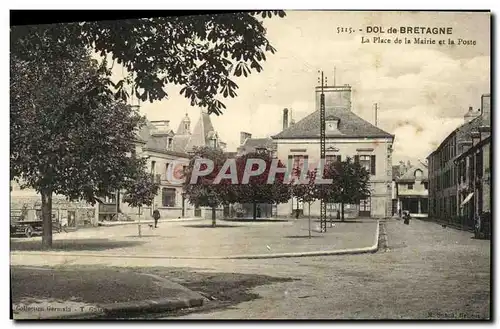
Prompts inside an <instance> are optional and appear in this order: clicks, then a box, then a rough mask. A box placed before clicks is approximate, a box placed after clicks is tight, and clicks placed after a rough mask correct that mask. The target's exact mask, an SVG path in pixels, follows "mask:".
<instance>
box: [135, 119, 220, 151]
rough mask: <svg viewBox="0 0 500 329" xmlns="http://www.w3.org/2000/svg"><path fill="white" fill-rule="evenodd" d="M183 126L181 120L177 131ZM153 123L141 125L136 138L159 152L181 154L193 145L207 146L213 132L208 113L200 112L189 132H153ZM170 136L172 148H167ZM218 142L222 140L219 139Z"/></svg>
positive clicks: (147, 122) (189, 149)
mask: <svg viewBox="0 0 500 329" xmlns="http://www.w3.org/2000/svg"><path fill="white" fill-rule="evenodd" d="M181 128H183V121H181V124H180V125H179V128H178V131H181ZM154 132H155V127H154V125H153V124H152V123H151V122H149V121H146V125H145V126H143V127H142V128H141V129H140V130H139V132H138V140H139V141H142V142H143V143H146V148H148V149H151V150H155V151H160V152H164V153H165V152H167V153H168V152H170V153H172V154H177V155H180V154H183V155H186V154H187V152H189V151H191V150H192V149H193V147H200V146H208V145H210V141H211V138H212V137H213V136H214V134H215V130H214V126H213V124H212V120H210V116H209V114H208V113H205V112H202V113H201V116H200V119H199V120H198V122H197V123H196V125H195V126H194V129H193V132H192V133H191V134H173V131H172V132H171V133H170V132H169V134H161V135H160V134H156V135H155V134H154ZM170 136H173V137H172V150H167V146H168V138H169V137H170ZM219 143H220V144H223V143H224V142H223V141H222V140H220V137H219Z"/></svg>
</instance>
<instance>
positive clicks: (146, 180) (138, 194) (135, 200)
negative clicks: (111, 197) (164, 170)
mask: <svg viewBox="0 0 500 329" xmlns="http://www.w3.org/2000/svg"><path fill="white" fill-rule="evenodd" d="M159 188H160V186H159V185H158V184H157V183H156V182H155V181H154V177H153V175H151V174H148V173H146V172H145V171H143V172H141V173H140V174H139V175H138V177H137V178H136V179H135V180H133V181H132V180H131V181H128V182H127V183H126V184H125V189H126V192H125V194H124V196H123V199H122V200H123V202H126V203H128V204H129V205H130V206H132V207H134V208H139V219H140V215H141V213H140V212H141V207H142V206H151V205H152V204H153V200H154V198H155V196H156V195H157V194H158V190H159ZM138 228H139V236H141V224H140V223H139V226H138Z"/></svg>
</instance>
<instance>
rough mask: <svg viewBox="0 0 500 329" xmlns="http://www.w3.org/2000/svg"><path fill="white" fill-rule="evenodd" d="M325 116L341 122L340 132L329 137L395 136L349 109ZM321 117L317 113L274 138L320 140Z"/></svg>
mask: <svg viewBox="0 0 500 329" xmlns="http://www.w3.org/2000/svg"><path fill="white" fill-rule="evenodd" d="M325 116H326V117H327V118H328V117H330V118H332V117H335V118H336V119H338V120H340V121H339V125H338V131H336V132H333V133H327V137H328V136H332V135H333V136H335V137H336V138H354V137H361V138H363V137H380V138H393V137H394V136H393V135H391V134H389V133H388V132H386V131H384V130H382V129H380V128H378V127H375V126H374V125H372V124H371V123H369V122H368V121H366V120H364V119H362V118H360V117H359V116H357V115H356V114H354V113H353V112H352V111H350V110H349V109H345V108H333V109H327V110H326V112H325ZM319 124H320V117H319V111H315V112H313V113H311V114H309V115H308V116H306V117H305V118H303V119H302V120H300V121H299V122H297V123H295V124H294V125H293V126H290V127H288V128H287V129H285V130H283V131H282V132H280V133H279V134H277V135H274V136H272V138H273V139H289V138H290V139H294V138H319V137H320V131H319V129H320V125H319Z"/></svg>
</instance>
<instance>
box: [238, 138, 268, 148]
mask: <svg viewBox="0 0 500 329" xmlns="http://www.w3.org/2000/svg"><path fill="white" fill-rule="evenodd" d="M243 146H246V147H254V148H259V147H266V148H267V147H272V146H273V140H272V139H271V138H247V139H246V140H245V143H243Z"/></svg>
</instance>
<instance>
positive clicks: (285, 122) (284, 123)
mask: <svg viewBox="0 0 500 329" xmlns="http://www.w3.org/2000/svg"><path fill="white" fill-rule="evenodd" d="M286 128H288V109H284V110H283V130H285V129H286Z"/></svg>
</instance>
